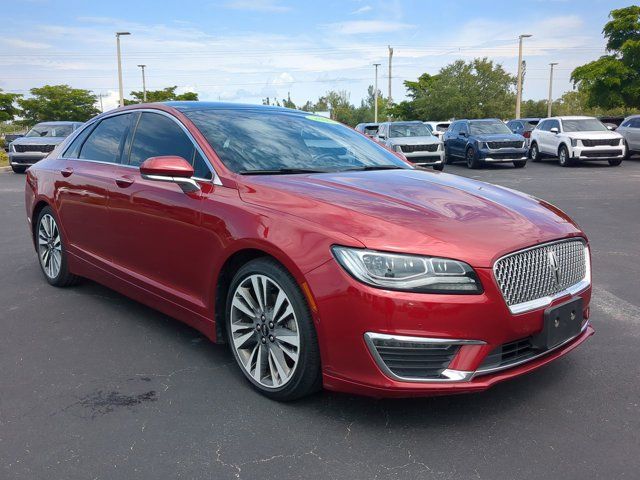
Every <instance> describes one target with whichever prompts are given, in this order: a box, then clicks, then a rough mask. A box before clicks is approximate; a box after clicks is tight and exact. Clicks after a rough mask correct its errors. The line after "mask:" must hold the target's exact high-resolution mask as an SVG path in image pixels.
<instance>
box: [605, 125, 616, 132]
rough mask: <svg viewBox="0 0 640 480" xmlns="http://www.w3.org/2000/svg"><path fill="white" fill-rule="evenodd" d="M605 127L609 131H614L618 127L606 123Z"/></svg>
mask: <svg viewBox="0 0 640 480" xmlns="http://www.w3.org/2000/svg"><path fill="white" fill-rule="evenodd" d="M607 128H608V129H609V130H611V131H614V130H615V129H616V128H618V127H616V126H615V125H607Z"/></svg>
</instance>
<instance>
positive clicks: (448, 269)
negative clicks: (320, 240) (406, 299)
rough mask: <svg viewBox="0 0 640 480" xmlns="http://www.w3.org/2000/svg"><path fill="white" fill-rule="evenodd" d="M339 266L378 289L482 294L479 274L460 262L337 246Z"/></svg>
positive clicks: (335, 248)
mask: <svg viewBox="0 0 640 480" xmlns="http://www.w3.org/2000/svg"><path fill="white" fill-rule="evenodd" d="M332 251H333V255H334V256H335V257H336V260H338V263H340V265H341V266H342V267H343V268H344V269H345V270H346V271H347V272H348V273H349V274H351V275H352V276H353V277H355V278H356V279H357V280H359V281H361V282H363V283H366V284H368V285H371V286H373V287H378V288H386V289H389V290H406V291H412V292H422V293H460V294H474V293H476V294H477V293H482V286H481V285H480V280H479V279H478V277H477V275H476V273H475V272H474V271H473V268H471V267H470V266H469V265H467V264H466V263H464V262H459V261H457V260H451V259H448V258H437V257H422V256H417V255H401V254H395V253H383V252H376V251H373V250H364V249H360V248H348V247H340V246H334V247H332Z"/></svg>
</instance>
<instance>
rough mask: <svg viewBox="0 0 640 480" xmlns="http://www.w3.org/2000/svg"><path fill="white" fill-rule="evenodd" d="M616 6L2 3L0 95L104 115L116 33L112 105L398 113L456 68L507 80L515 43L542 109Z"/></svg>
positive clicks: (404, 1) (345, 0)
mask: <svg viewBox="0 0 640 480" xmlns="http://www.w3.org/2000/svg"><path fill="white" fill-rule="evenodd" d="M630 4H631V3H630V2H628V1H627V2H620V1H617V0H581V1H571V0H565V1H563V0H527V1H521V2H514V1H491V2H489V1H482V2H481V1H473V0H456V1H448V0H439V1H431V0H385V1H373V0H342V1H338V0H323V1H311V0H307V1H293V0H218V1H207V0H200V1H197V2H196V1H191V0H180V1H170V2H169V1H167V2H163V1H159V0H158V1H135V0H129V1H124V0H111V1H109V2H95V1H70V0H69V1H67V0H28V1H27V0H23V1H19V0H18V1H16V0H11V1H6V2H5V1H3V2H2V6H1V7H0V10H1V11H2V17H3V18H4V20H3V22H2V23H3V28H2V35H1V36H0V64H1V65H2V68H1V69H0V72H1V73H0V88H1V89H3V90H4V91H9V92H15V93H21V94H28V92H29V89H30V88H33V87H37V86H42V85H45V84H62V83H66V84H68V85H71V86H72V87H75V88H85V89H89V90H92V91H94V92H95V93H96V94H101V95H102V96H103V105H104V109H105V110H107V109H110V108H113V107H115V106H116V104H117V100H118V77H117V62H116V40H115V32H116V31H128V32H131V35H130V36H125V37H121V40H122V58H123V60H122V61H123V72H124V73H123V76H124V82H123V83H124V91H125V96H127V94H128V93H129V92H130V91H132V90H142V78H141V71H140V68H139V67H138V65H140V64H145V65H146V74H147V88H148V89H149V90H155V89H160V88H164V87H167V86H173V85H177V86H178V92H186V91H195V92H198V94H199V96H200V99H201V100H214V101H217V100H222V101H231V102H243V103H261V101H262V99H263V98H265V97H270V98H274V97H276V98H279V99H282V98H286V97H287V95H290V96H291V100H293V101H294V102H295V103H296V104H298V105H302V104H304V103H305V102H306V101H307V100H316V99H317V98H318V97H319V96H321V95H323V94H324V93H325V92H327V91H329V90H346V91H347V92H349V93H350V98H351V101H352V102H353V103H355V104H359V102H360V100H361V99H362V98H363V97H364V96H365V95H366V91H367V87H368V86H369V85H372V84H373V83H374V78H375V73H374V67H373V64H374V63H380V64H381V65H380V67H379V76H378V78H379V80H378V82H379V83H378V86H379V88H380V90H381V91H382V92H383V93H384V94H385V96H386V94H387V90H388V70H387V68H388V58H387V56H388V50H387V46H388V45H391V46H392V47H393V49H394V53H393V73H392V76H391V80H392V96H393V100H394V101H396V102H397V101H401V100H403V99H405V98H406V97H405V95H406V91H405V88H404V85H403V82H404V81H405V80H415V79H416V78H417V77H418V76H419V75H420V74H422V73H424V72H428V73H431V74H435V73H437V72H438V70H439V69H440V68H441V67H443V66H444V65H446V64H448V63H451V62H453V61H454V60H456V59H465V60H470V59H472V58H474V57H485V56H486V57H488V58H490V59H492V60H494V61H495V62H497V63H500V64H502V65H503V66H504V68H505V69H506V70H508V71H510V72H512V73H514V74H515V72H516V70H517V55H518V40H517V39H518V35H520V34H532V35H533V36H532V37H531V38H527V39H525V40H524V60H525V61H526V75H525V83H524V87H523V97H524V99H546V97H547V92H548V85H549V63H550V62H558V65H557V66H556V67H555V70H554V95H553V96H554V98H557V97H559V96H560V95H561V94H562V93H563V92H565V91H567V90H570V89H571V88H572V84H571V82H570V75H571V71H572V70H573V69H574V68H575V67H576V66H578V65H581V64H584V63H586V62H588V61H591V60H594V59H596V58H598V57H599V56H600V55H603V54H604V53H605V50H604V45H605V42H604V39H603V37H602V27H603V25H604V24H605V23H606V21H607V17H608V14H609V11H610V10H611V9H614V8H621V7H625V6H628V5H630Z"/></svg>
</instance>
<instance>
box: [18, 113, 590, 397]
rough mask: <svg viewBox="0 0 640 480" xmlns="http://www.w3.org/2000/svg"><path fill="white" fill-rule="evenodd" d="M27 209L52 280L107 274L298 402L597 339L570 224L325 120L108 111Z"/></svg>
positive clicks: (581, 242)
mask: <svg viewBox="0 0 640 480" xmlns="http://www.w3.org/2000/svg"><path fill="white" fill-rule="evenodd" d="M26 208H27V219H28V221H29V226H30V231H31V234H32V237H33V241H34V245H35V248H36V251H37V254H38V258H39V262H40V266H41V267H42V271H43V273H44V276H45V278H46V280H47V281H48V282H49V283H50V284H52V285H54V286H59V287H62V286H68V285H71V284H73V283H74V282H75V281H76V280H77V279H78V278H79V277H86V278H90V279H92V280H95V281H97V282H99V283H102V284H104V285H106V286H108V287H110V288H112V289H114V290H117V291H119V292H121V293H122V294H124V295H127V296H129V297H132V298H134V299H136V300H138V301H140V302H143V303H145V304H147V305H149V306H151V307H153V308H156V309H158V310H160V311H162V312H164V313H166V314H168V315H170V316H172V317H175V318H177V319H179V320H181V321H183V322H186V323H188V324H189V325H191V326H193V327H194V328H196V329H198V330H199V331H201V332H203V333H204V334H205V335H206V336H207V337H208V338H210V339H211V340H212V341H214V342H218V343H228V344H229V346H230V348H231V351H232V352H233V355H234V358H235V359H236V361H237V363H238V366H239V367H240V369H241V371H242V372H243V373H244V375H245V376H246V377H247V379H248V380H249V381H250V382H251V384H252V385H253V386H254V387H255V388H257V389H258V390H259V391H260V392H262V393H263V394H265V395H268V396H270V397H272V398H276V399H280V400H289V399H294V398H298V397H301V396H303V395H306V394H309V393H311V392H313V391H315V390H317V389H319V388H320V387H321V386H324V387H325V388H327V389H330V390H339V391H344V392H351V393H359V394H366V395H372V396H411V395H434V394H444V393H459V392H474V391H479V390H484V389H486V388H488V387H490V386H491V385H493V384H495V383H496V382H498V381H501V380H505V379H508V378H512V377H515V376H518V375H520V374H523V373H526V372H529V371H531V370H533V369H536V368H538V367H540V366H542V365H544V364H546V363H548V362H550V361H552V360H554V359H556V358H558V357H560V356H562V355H564V354H565V353H567V352H569V351H570V350H572V349H573V348H575V347H576V346H578V345H579V344H581V343H582V342H584V341H585V340H586V339H587V338H588V337H589V336H590V335H591V334H592V333H593V329H592V328H591V326H590V325H589V322H588V317H589V307H588V305H589V300H590V296H591V270H590V254H589V247H588V242H587V239H586V237H585V235H584V233H583V232H582V231H581V230H580V228H579V227H578V226H577V225H576V224H575V223H574V222H573V221H572V220H571V219H570V218H569V217H568V216H567V215H565V214H564V213H563V212H561V211H560V210H559V209H557V208H555V207H553V206H552V205H549V204H547V203H545V202H543V201H541V200H538V199H535V198H532V197H530V196H527V195H525V194H522V193H518V192H515V191H512V190H508V189H505V188H501V187H497V186H493V185H489V184H486V183H481V182H477V181H473V180H469V179H466V178H461V177H457V176H453V175H447V174H442V173H439V172H433V171H425V170H420V169H416V168H414V167H413V166H412V165H411V164H409V163H407V162H405V161H403V160H402V159H400V158H398V157H397V156H396V155H394V154H393V153H391V152H389V151H388V150H386V149H385V148H384V147H382V146H380V145H378V144H376V143H375V142H372V141H371V140H369V139H367V138H366V137H365V136H363V135H361V134H359V133H357V132H355V131H353V130H351V129H349V128H346V127H344V126H343V125H341V124H339V123H337V122H334V121H331V120H329V119H325V118H322V117H318V116H315V115H311V114H308V113H306V112H298V111H293V110H287V109H281V108H273V107H263V106H249V105H229V104H215V103H204V102H176V103H166V104H149V105H137V106H133V107H127V108H122V109H117V110H114V111H111V112H108V113H105V114H102V115H100V116H98V117H96V118H95V119H93V120H91V121H89V122H87V124H85V125H84V126H83V127H82V128H81V129H79V130H78V131H77V132H76V133H75V134H74V135H72V136H71V137H69V138H68V139H67V140H66V141H65V142H64V143H63V144H62V145H60V146H59V147H58V148H56V150H55V151H54V152H53V153H52V154H51V155H49V156H48V157H47V158H46V159H45V160H43V161H41V162H38V163H37V164H36V165H34V166H33V167H31V168H30V169H29V170H28V172H27V182H26Z"/></svg>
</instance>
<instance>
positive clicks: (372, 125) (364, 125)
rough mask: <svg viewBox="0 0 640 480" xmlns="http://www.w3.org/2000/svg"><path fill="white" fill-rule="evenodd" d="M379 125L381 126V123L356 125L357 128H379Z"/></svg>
mask: <svg viewBox="0 0 640 480" xmlns="http://www.w3.org/2000/svg"><path fill="white" fill-rule="evenodd" d="M378 125H380V124H379V123H373V122H371V123H359V124H358V125H356V127H377V126H378Z"/></svg>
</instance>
